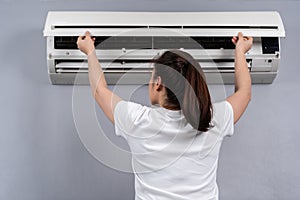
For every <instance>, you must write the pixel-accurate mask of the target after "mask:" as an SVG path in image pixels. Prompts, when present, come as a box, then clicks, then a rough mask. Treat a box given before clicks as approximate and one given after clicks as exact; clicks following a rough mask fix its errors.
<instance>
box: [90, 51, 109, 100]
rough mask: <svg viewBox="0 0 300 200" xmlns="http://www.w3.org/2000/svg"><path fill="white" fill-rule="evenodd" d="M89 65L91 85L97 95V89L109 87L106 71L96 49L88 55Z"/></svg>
mask: <svg viewBox="0 0 300 200" xmlns="http://www.w3.org/2000/svg"><path fill="white" fill-rule="evenodd" d="M88 66H89V69H88V71H89V81H90V86H91V89H92V91H93V95H95V93H96V91H97V89H100V88H103V87H105V88H106V87H107V83H106V80H105V77H104V73H103V70H102V68H101V65H100V63H99V61H98V58H97V55H96V52H95V51H93V52H92V53H90V54H89V55H88Z"/></svg>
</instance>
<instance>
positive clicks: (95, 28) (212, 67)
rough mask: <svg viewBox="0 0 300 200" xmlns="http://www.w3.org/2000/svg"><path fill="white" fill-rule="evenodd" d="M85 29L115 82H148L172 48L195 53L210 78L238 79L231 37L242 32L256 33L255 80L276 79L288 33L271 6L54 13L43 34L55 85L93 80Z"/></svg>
mask: <svg viewBox="0 0 300 200" xmlns="http://www.w3.org/2000/svg"><path fill="white" fill-rule="evenodd" d="M86 30H89V31H90V32H91V33H92V34H93V36H95V37H96V43H95V44H96V46H97V48H96V53H97V55H98V56H99V60H100V63H102V66H103V67H104V68H105V75H106V77H107V80H108V83H110V84H115V83H117V82H118V83H119V82H120V83H122V84H140V83H147V82H148V79H149V77H150V74H151V70H152V68H151V65H149V64H148V63H149V60H151V59H152V58H153V57H154V56H157V55H159V54H161V53H162V52H164V51H165V50H167V49H182V50H184V51H187V52H188V53H190V54H191V55H192V56H193V57H194V58H195V59H196V60H198V61H199V63H200V65H201V66H202V68H203V70H204V72H205V75H206V78H207V81H208V82H209V83H233V82H234V45H233V44H232V43H231V37H232V36H234V35H237V33H238V32H240V31H241V32H243V34H244V35H247V36H253V37H254V44H253V47H252V49H251V50H250V51H249V52H248V53H247V55H246V57H247V62H248V68H249V71H250V74H251V77H252V81H253V83H271V82H272V81H273V80H274V78H275V77H276V74H277V71H278V64H279V59H280V38H281V37H285V30H284V26H283V23H282V20H281V17H280V15H279V13H278V12H271V11H268V12H59V11H57V12H49V13H48V16H47V19H46V23H45V27H44V36H45V37H47V64H48V72H49V76H50V80H51V82H52V83H53V84H88V76H87V64H86V63H85V62H84V60H85V58H86V57H85V55H83V53H81V52H80V51H79V50H78V49H77V45H76V40H77V37H78V36H79V35H83V34H84V33H85V31H86ZM124 75H126V76H124ZM121 77H122V79H120V78H121ZM75 79H76V81H75ZM120 80H121V81H120Z"/></svg>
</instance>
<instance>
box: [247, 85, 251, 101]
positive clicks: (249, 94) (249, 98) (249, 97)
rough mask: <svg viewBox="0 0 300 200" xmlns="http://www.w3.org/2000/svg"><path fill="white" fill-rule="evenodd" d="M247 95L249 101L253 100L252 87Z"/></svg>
mask: <svg viewBox="0 0 300 200" xmlns="http://www.w3.org/2000/svg"><path fill="white" fill-rule="evenodd" d="M246 97H247V100H248V103H249V102H250V101H251V98H252V91H251V87H250V89H249V90H248V92H247V93H246Z"/></svg>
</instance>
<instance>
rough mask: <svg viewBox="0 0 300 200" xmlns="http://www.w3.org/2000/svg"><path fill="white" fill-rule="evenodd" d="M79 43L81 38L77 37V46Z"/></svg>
mask: <svg viewBox="0 0 300 200" xmlns="http://www.w3.org/2000/svg"><path fill="white" fill-rule="evenodd" d="M80 41H82V36H79V37H78V38H77V44H78V43H79V42H80Z"/></svg>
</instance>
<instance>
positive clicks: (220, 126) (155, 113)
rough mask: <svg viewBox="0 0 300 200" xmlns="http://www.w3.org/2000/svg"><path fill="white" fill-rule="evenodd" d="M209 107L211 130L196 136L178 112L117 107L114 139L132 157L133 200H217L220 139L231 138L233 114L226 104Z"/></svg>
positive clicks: (126, 104) (132, 105)
mask: <svg viewBox="0 0 300 200" xmlns="http://www.w3.org/2000/svg"><path fill="white" fill-rule="evenodd" d="M213 107H214V116H213V118H212V125H213V127H212V128H211V129H210V130H209V131H207V132H204V133H200V132H199V131H197V130H195V129H194V128H193V127H192V126H191V125H190V124H189V123H187V121H186V119H185V117H184V115H183V114H182V111H180V110H168V109H165V108H163V107H157V108H149V107H146V106H142V105H140V104H136V103H132V102H125V101H121V102H119V103H118V104H117V105H116V108H115V112H114V119H115V127H116V134H117V135H120V136H122V137H124V138H125V139H126V140H127V142H128V144H129V146H130V149H131V152H132V161H133V162H132V164H133V170H134V172H135V191H136V199H205V200H207V199H218V187H217V184H216V172H217V164H218V155H219V150H220V146H221V142H222V140H223V137H224V136H226V135H231V134H232V133H233V110H232V107H231V106H230V104H229V103H228V102H227V101H223V102H220V103H215V104H214V105H213Z"/></svg>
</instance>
